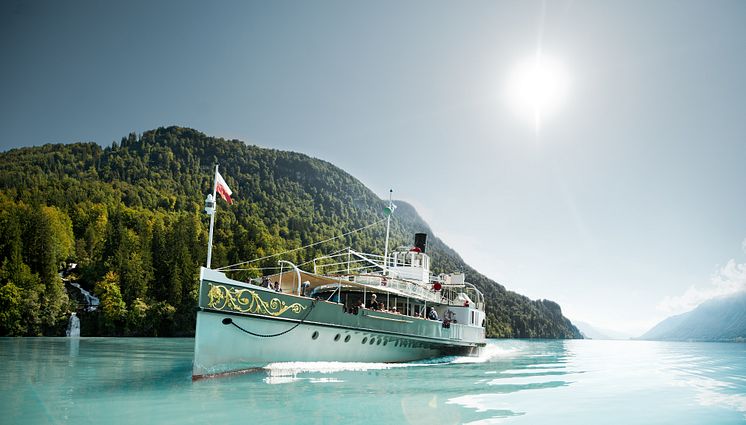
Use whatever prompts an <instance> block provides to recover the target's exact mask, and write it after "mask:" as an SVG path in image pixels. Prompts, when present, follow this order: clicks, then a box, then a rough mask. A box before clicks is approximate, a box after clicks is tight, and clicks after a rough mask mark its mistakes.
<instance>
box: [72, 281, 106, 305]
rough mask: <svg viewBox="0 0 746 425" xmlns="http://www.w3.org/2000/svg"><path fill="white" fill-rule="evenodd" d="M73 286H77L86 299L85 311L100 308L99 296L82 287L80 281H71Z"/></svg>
mask: <svg viewBox="0 0 746 425" xmlns="http://www.w3.org/2000/svg"><path fill="white" fill-rule="evenodd" d="M69 283H70V285H71V286H73V287H75V288H77V289H78V290H79V291H80V294H81V295H83V298H84V299H85V304H86V305H85V311H94V310H95V309H96V308H98V304H99V300H98V298H97V297H95V296H94V295H92V294H91V293H90V292H88V291H86V290H85V289H83V288H81V287H80V284H78V282H69Z"/></svg>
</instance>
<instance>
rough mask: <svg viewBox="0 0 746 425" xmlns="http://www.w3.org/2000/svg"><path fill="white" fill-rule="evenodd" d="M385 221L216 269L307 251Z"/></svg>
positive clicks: (383, 219)
mask: <svg viewBox="0 0 746 425" xmlns="http://www.w3.org/2000/svg"><path fill="white" fill-rule="evenodd" d="M384 221H386V219H385V218H382V219H380V220H378V221H374V222H373V223H370V224H368V225H366V226H363V227H360V228H357V229H355V230H350V231H349V232H347V233H345V234H342V235H339V236H334V237H333V238H329V239H325V240H323V241H320V242H314V243H312V244H309V245H306V246H302V247H300V248H295V249H291V250H288V251H285V252H280V253H278V254H272V255H265V256H264V257H261V258H255V259H253V260H249V261H243V262H241V263H236V264H231V265H229V266H224V267H220V268H217V269H215V270H223V269H227V268H231V267H236V266H242V265H244V264H249V263H253V262H256V261H261V260H266V259H267V258H272V257H277V256H280V255H284V254H289V253H291V252H295V251H300V250H301V249H306V248H310V247H312V246H316V245H321V244H322V243H326V242H329V241H333V240H334V239H339V238H343V237H345V236H348V235H351V234H353V233H355V232H359V231H361V230H365V229H367V228H369V227H373V226H375V225H376V224H378V223H383V222H384Z"/></svg>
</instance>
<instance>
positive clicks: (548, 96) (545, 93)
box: [506, 53, 568, 133]
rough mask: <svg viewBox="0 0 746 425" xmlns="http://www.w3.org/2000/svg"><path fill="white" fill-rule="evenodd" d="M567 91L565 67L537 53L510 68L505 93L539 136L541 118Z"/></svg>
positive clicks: (552, 108)
mask: <svg viewBox="0 0 746 425" xmlns="http://www.w3.org/2000/svg"><path fill="white" fill-rule="evenodd" d="M567 89H568V78H567V73H566V71H565V68H564V66H563V65H562V64H561V63H560V62H559V61H557V60H555V59H553V58H550V57H547V56H544V55H542V54H541V53H539V54H536V55H535V56H533V57H532V58H530V59H527V60H525V61H523V62H520V63H518V64H517V65H516V66H515V67H514V68H513V70H512V72H511V73H510V76H509V78H508V82H507V90H506V91H507V94H508V97H509V100H510V103H511V104H512V105H513V107H514V108H515V109H516V110H517V112H519V113H520V114H521V115H522V116H525V117H526V118H528V119H531V120H532V121H533V123H534V126H535V130H536V132H537V133H538V131H539V129H540V128H541V122H542V119H543V118H544V117H546V116H547V115H549V114H551V113H553V112H555V111H556V110H557V109H558V107H559V106H561V104H562V102H563V101H564V99H565V97H566V96H567Z"/></svg>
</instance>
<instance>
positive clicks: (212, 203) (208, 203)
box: [205, 164, 218, 269]
mask: <svg viewBox="0 0 746 425" xmlns="http://www.w3.org/2000/svg"><path fill="white" fill-rule="evenodd" d="M214 180H215V182H214V183H213V185H212V195H207V199H206V200H205V212H206V213H207V214H208V215H209V216H210V236H209V237H208V238H207V268H208V269H209V268H210V262H211V260H212V228H213V227H214V226H215V212H216V210H217V208H218V203H217V202H216V199H215V195H217V190H218V164H215V178H214Z"/></svg>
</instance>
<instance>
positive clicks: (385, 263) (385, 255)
mask: <svg viewBox="0 0 746 425" xmlns="http://www.w3.org/2000/svg"><path fill="white" fill-rule="evenodd" d="M393 192H394V190H393V189H389V206H388V211H387V213H388V214H387V217H386V245H385V247H384V249H383V275H384V276H386V275H387V274H388V262H389V259H388V256H389V229H390V227H391V214H393V213H394V208H395V207H394V203H393V201H392V200H391V196H392V194H393Z"/></svg>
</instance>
